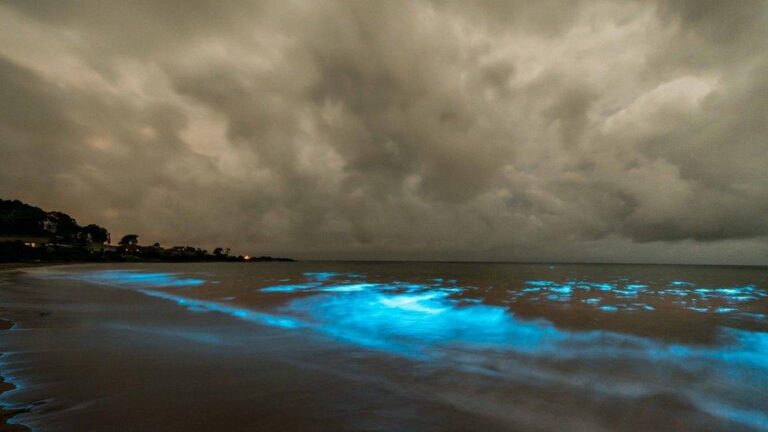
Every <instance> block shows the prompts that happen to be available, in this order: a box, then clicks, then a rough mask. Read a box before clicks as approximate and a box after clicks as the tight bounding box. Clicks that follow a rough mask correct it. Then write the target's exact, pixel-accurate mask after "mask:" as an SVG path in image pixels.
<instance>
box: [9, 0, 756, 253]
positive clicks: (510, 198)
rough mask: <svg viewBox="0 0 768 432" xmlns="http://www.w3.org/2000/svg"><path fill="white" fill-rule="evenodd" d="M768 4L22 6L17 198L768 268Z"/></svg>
mask: <svg viewBox="0 0 768 432" xmlns="http://www.w3.org/2000/svg"><path fill="white" fill-rule="evenodd" d="M767 47H768V2H766V1H761V0H757V1H751V0H738V1H709V0H690V1H687V0H680V1H664V0H657V1H650V0H648V1H645V0H643V1H639V0H638V1H633V0H613V1H577V0H569V1H553V0H541V1H536V2H531V1H514V0H509V1H496V0H488V1H472V0H461V1H383V2H382V1H290V0H276V1H263V2H262V1H259V2H254V1H240V0H220V1H216V2H210V1H202V0H168V1H157V0H136V1H131V2H125V1H109V0H103V1H67V0H62V1H34V0H6V1H3V2H2V3H0V197H1V198H5V199H20V200H22V201H24V202H27V203H30V204H33V205H36V206H39V207H42V208H44V209H46V210H60V211H64V212H66V213H69V214H71V215H72V216H74V217H75V218H76V219H77V220H78V222H80V223H81V224H86V223H97V224H100V225H103V226H105V227H107V228H108V229H109V230H110V231H111V232H112V233H113V239H114V238H115V237H119V236H120V235H122V234H126V233H136V234H139V235H140V241H141V242H142V243H154V242H156V241H157V242H160V243H161V244H163V245H166V246H172V245H187V244H190V245H195V246H201V247H207V248H209V249H211V248H213V247H216V246H224V247H230V248H232V249H233V251H234V252H236V253H250V254H258V255H260V254H271V255H288V256H292V257H295V258H300V259H388V260H470V261H475V260H483V261H570V262H654V263H710V264H718V263H727V264H763V265H765V264H766V263H768V48H767Z"/></svg>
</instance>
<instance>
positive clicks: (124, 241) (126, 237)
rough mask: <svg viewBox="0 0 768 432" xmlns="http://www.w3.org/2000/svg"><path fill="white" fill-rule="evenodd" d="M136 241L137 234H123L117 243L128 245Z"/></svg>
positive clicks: (136, 242) (137, 239) (137, 241)
mask: <svg viewBox="0 0 768 432" xmlns="http://www.w3.org/2000/svg"><path fill="white" fill-rule="evenodd" d="M138 243H139V235H138V234H126V235H124V236H123V238H121V239H120V242H119V243H118V244H119V245H120V246H128V245H135V244H138Z"/></svg>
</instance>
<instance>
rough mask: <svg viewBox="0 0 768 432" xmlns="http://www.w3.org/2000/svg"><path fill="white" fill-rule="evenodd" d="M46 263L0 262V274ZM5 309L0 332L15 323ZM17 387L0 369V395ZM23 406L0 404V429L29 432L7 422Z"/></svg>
mask: <svg viewBox="0 0 768 432" xmlns="http://www.w3.org/2000/svg"><path fill="white" fill-rule="evenodd" d="M45 265H46V264H43V263H40V264H37V263H0V275H3V274H4V273H9V272H12V271H17V270H20V269H24V268H29V267H42V266H45ZM6 313H7V311H5V310H4V309H0V332H4V331H10V330H11V329H13V327H14V326H15V325H16V322H15V321H12V320H10V319H8V318H7V317H6V316H5V315H6ZM3 355H5V352H0V356H3ZM16 388H17V387H16V385H15V384H14V383H13V382H11V381H6V377H5V375H4V372H3V371H2V370H0V395H2V394H3V393H5V392H8V391H11V390H15V389H16ZM25 411H26V409H24V408H8V407H6V406H5V405H2V404H0V430H3V431H7V432H31V431H32V429H30V428H28V427H27V426H25V425H23V424H19V423H9V422H10V421H11V420H12V419H13V417H14V416H16V415H17V414H21V413H23V412H25Z"/></svg>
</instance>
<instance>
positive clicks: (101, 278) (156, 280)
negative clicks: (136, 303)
mask: <svg viewBox="0 0 768 432" xmlns="http://www.w3.org/2000/svg"><path fill="white" fill-rule="evenodd" d="M83 279H85V280H88V281H91V282H100V283H108V284H113V285H134V286H140V285H142V286H161V287H189V286H197V285H202V284H204V283H205V282H206V281H205V280H204V279H197V278H184V277H180V276H179V274H177V273H144V272H142V273H139V272H133V271H128V270H111V271H103V272H91V273H88V274H86V275H85V276H84V278H83Z"/></svg>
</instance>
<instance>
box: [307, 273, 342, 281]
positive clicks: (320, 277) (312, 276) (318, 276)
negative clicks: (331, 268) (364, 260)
mask: <svg viewBox="0 0 768 432" xmlns="http://www.w3.org/2000/svg"><path fill="white" fill-rule="evenodd" d="M339 275H340V274H339V273H336V272H306V273H304V277H305V278H307V279H309V280H314V281H318V282H323V281H327V280H328V279H333V278H335V277H337V276H339Z"/></svg>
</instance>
